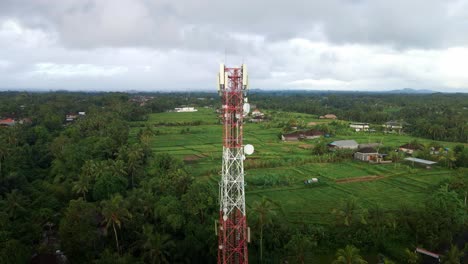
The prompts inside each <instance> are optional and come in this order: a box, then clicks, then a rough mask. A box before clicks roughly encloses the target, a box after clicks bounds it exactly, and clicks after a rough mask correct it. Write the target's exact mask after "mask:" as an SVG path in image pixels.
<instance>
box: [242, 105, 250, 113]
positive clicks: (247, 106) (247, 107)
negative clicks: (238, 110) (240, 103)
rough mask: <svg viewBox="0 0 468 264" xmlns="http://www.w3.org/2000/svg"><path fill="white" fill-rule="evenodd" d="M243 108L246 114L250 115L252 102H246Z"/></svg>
mask: <svg viewBox="0 0 468 264" xmlns="http://www.w3.org/2000/svg"><path fill="white" fill-rule="evenodd" d="M243 110H244V115H248V114H249V113H250V104H249V103H245V104H244V107H243Z"/></svg>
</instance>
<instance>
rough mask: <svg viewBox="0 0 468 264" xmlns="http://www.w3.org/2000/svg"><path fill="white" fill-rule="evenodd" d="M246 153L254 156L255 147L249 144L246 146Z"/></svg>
mask: <svg viewBox="0 0 468 264" xmlns="http://www.w3.org/2000/svg"><path fill="white" fill-rule="evenodd" d="M244 153H245V154H247V155H252V154H253V153H254V146H252V145H250V144H247V145H245V146H244Z"/></svg>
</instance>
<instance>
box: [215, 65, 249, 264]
mask: <svg viewBox="0 0 468 264" xmlns="http://www.w3.org/2000/svg"><path fill="white" fill-rule="evenodd" d="M247 82H248V80H247V67H246V66H245V64H243V65H242V67H240V68H227V67H225V66H224V64H221V67H220V73H219V75H218V88H219V90H218V91H219V94H220V96H221V98H222V112H223V117H222V120H223V161H222V172H221V181H220V183H219V204H220V210H219V229H218V230H217V231H218V264H231V263H233V264H234V263H235V264H238V263H239V264H246V263H248V254H247V242H248V236H249V234H248V228H247V218H246V211H245V192H244V159H245V154H244V146H243V135H242V126H243V118H244V114H245V113H244V112H245V111H247V112H248V111H249V110H248V109H247V110H246V109H245V108H246V107H245V105H246V106H247V108H249V107H248V104H246V103H247V98H244V97H245V96H246V95H247V84H248V83H247Z"/></svg>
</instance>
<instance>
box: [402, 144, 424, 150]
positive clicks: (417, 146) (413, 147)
mask: <svg viewBox="0 0 468 264" xmlns="http://www.w3.org/2000/svg"><path fill="white" fill-rule="evenodd" d="M400 148H405V149H412V150H419V149H422V146H420V145H416V144H411V143H407V144H404V145H401V146H400Z"/></svg>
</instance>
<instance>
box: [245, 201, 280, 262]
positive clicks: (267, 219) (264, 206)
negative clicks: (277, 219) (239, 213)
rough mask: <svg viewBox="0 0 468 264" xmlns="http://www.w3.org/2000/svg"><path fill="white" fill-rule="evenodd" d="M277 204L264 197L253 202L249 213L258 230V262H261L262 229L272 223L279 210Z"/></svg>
mask: <svg viewBox="0 0 468 264" xmlns="http://www.w3.org/2000/svg"><path fill="white" fill-rule="evenodd" d="M279 209H280V208H279V206H278V204H276V203H274V202H273V201H272V200H270V199H267V198H265V197H263V198H262V200H261V201H256V202H254V204H253V206H252V210H251V211H250V212H251V214H252V216H253V218H254V219H255V220H256V225H257V226H258V227H259V228H260V262H262V261H263V228H264V227H265V226H266V225H269V224H271V223H272V220H273V217H274V216H275V215H276V213H277V211H278V210H279Z"/></svg>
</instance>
